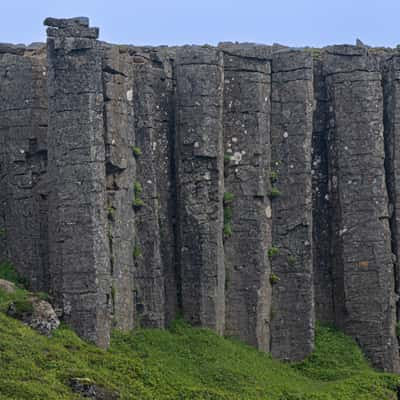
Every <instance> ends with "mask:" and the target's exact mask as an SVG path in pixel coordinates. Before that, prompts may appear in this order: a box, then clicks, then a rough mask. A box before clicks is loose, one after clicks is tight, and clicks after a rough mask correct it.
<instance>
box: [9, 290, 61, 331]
mask: <svg viewBox="0 0 400 400" xmlns="http://www.w3.org/2000/svg"><path fill="white" fill-rule="evenodd" d="M7 314H8V315H9V316H10V317H13V318H17V319H19V320H21V321H22V322H23V323H25V324H26V325H28V326H30V327H31V328H32V329H35V330H36V331H38V332H39V333H40V334H42V335H46V336H50V335H51V333H52V332H53V331H54V330H55V329H57V328H58V327H59V326H60V320H59V319H58V317H57V314H56V312H55V311H54V308H53V307H52V305H51V304H50V303H49V302H48V301H46V300H42V299H40V298H39V297H37V296H36V295H34V294H29V295H28V296H27V298H26V299H21V300H15V301H12V302H11V303H10V305H9V307H8V310H7Z"/></svg>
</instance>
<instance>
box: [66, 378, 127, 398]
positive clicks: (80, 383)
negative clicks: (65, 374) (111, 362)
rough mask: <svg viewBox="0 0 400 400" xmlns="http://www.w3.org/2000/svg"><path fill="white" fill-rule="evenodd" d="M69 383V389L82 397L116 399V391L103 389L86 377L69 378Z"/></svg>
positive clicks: (117, 396)
mask: <svg viewBox="0 0 400 400" xmlns="http://www.w3.org/2000/svg"><path fill="white" fill-rule="evenodd" d="M69 385H70V387H71V389H72V390H73V391H74V392H76V393H79V394H80V395H81V396H82V397H85V398H89V399H96V400H117V399H119V398H120V397H119V395H118V393H116V392H114V391H111V390H108V389H105V388H103V387H101V386H99V385H97V384H96V383H94V382H92V381H91V380H90V379H87V378H71V379H70V382H69Z"/></svg>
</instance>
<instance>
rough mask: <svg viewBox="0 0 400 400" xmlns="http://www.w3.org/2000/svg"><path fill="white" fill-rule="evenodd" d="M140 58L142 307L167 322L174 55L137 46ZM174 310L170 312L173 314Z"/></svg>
mask: <svg viewBox="0 0 400 400" xmlns="http://www.w3.org/2000/svg"><path fill="white" fill-rule="evenodd" d="M132 58H133V60H134V75H135V76H134V85H133V91H134V93H135V96H134V100H133V101H134V109H135V133H136V137H135V146H136V147H137V149H138V150H139V151H140V153H141V154H140V155H139V156H138V157H137V177H136V182H137V184H138V185H139V186H140V188H141V189H142V191H141V193H137V194H135V197H136V198H137V200H138V201H139V203H140V202H142V203H143V205H140V204H138V205H137V206H136V207H135V209H136V243H135V245H136V246H137V252H138V255H137V257H136V260H135V296H136V302H137V304H136V313H137V319H138V320H139V321H140V324H141V325H142V326H145V327H158V328H162V327H164V326H165V325H166V323H167V322H168V320H169V321H170V320H171V319H172V318H174V317H175V311H176V302H177V297H176V283H175V279H174V276H175V274H174V271H175V259H174V255H175V239H174V231H173V229H172V228H173V221H172V219H171V218H172V216H171V212H172V209H171V205H170V204H171V203H170V199H171V195H174V189H175V188H174V187H172V181H171V162H172V160H171V150H172V148H171V143H170V140H169V137H170V126H171V113H170V106H171V105H170V103H171V95H172V67H171V63H170V61H169V60H168V59H166V58H165V57H163V55H162V54H161V53H159V52H158V51H155V50H152V49H146V48H144V49H136V50H133V52H132ZM167 314H168V315H167Z"/></svg>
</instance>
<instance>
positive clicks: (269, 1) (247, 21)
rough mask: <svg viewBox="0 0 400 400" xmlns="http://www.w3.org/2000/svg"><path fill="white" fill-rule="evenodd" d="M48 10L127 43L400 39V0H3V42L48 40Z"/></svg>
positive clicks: (316, 43) (378, 42) (380, 42)
mask: <svg viewBox="0 0 400 400" xmlns="http://www.w3.org/2000/svg"><path fill="white" fill-rule="evenodd" d="M48 16H51V17H60V18H61V17H75V16H88V17H89V18H90V22H91V26H98V27H100V39H101V40H105V41H108V42H112V43H121V44H122V43H124V44H135V45H161V44H166V45H181V44H217V43H218V42H221V41H238V42H256V43H265V44H272V43H281V44H285V45H288V46H313V47H320V46H324V45H329V44H341V43H350V44H353V43H355V41H356V39H357V38H359V39H361V40H362V41H363V42H364V43H365V44H367V45H371V46H391V47H395V46H396V45H397V44H399V43H400V22H399V21H400V0H380V1H379V0H363V1H361V0H331V1H326V0H297V1H296V0H264V1H262V0H230V1H229V0H197V1H191V0H186V1H184V0H61V1H60V0H0V42H10V43H25V44H28V43H31V42H37V41H45V27H44V26H43V20H44V18H45V17H48Z"/></svg>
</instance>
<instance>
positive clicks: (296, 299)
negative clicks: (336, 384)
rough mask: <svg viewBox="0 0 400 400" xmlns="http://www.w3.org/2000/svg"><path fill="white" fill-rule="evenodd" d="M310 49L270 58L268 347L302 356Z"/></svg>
mask: <svg viewBox="0 0 400 400" xmlns="http://www.w3.org/2000/svg"><path fill="white" fill-rule="evenodd" d="M312 127H313V63H312V57H311V54H309V53H306V52H300V51H281V52H277V53H275V54H274V56H273V59H272V117H271V144H272V163H271V181H272V188H271V192H270V195H271V199H272V247H271V248H270V249H269V256H270V258H271V261H272V274H271V283H272V285H273V292H272V297H273V298H272V322H271V352H272V355H273V356H275V357H277V358H280V359H284V360H301V359H303V358H304V357H305V356H307V355H308V354H309V353H310V352H311V351H312V349H313V345H314V296H313V278H312V248H311V243H312V210H311V204H312V198H311V197H312V196H311V138H312Z"/></svg>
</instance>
